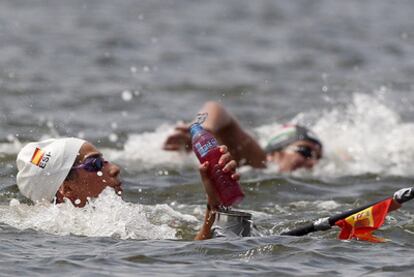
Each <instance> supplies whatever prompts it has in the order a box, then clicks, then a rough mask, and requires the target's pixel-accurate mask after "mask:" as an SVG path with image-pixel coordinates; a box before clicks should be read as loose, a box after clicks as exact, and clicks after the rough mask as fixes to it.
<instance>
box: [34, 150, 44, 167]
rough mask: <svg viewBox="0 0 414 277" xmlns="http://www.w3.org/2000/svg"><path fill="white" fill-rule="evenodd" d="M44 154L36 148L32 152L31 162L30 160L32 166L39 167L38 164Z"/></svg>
mask: <svg viewBox="0 0 414 277" xmlns="http://www.w3.org/2000/svg"><path fill="white" fill-rule="evenodd" d="M44 154H45V152H43V151H42V149H40V148H36V150H35V151H34V153H33V156H32V160H31V162H32V164H35V165H39V163H40V161H41V160H42V158H43V155H44Z"/></svg>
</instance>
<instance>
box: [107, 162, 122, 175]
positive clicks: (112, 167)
mask: <svg viewBox="0 0 414 277" xmlns="http://www.w3.org/2000/svg"><path fill="white" fill-rule="evenodd" d="M109 166H110V167H109V175H110V176H111V177H117V176H118V175H119V173H121V169H120V168H119V166H117V165H116V164H112V163H110V164H109Z"/></svg>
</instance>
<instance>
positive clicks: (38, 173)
mask: <svg viewBox="0 0 414 277" xmlns="http://www.w3.org/2000/svg"><path fill="white" fill-rule="evenodd" d="M85 142H86V141H84V140H82V139H78V138H58V139H48V140H44V141H40V142H31V143H29V144H27V145H26V146H25V147H23V149H22V150H20V152H19V154H18V155H17V160H16V163H17V169H18V171H19V172H18V173H17V177H16V179H17V186H18V187H19V190H20V192H21V193H22V194H23V195H24V196H26V197H27V198H29V199H31V200H32V201H34V202H36V201H41V200H43V199H44V200H47V201H52V200H53V198H54V197H55V195H56V192H57V191H58V189H59V187H60V185H62V183H63V181H64V180H65V178H66V176H67V175H68V174H69V171H70V169H71V168H72V166H73V163H74V162H75V160H76V157H77V155H78V154H79V150H80V148H81V146H82V145H83V144H84V143H85Z"/></svg>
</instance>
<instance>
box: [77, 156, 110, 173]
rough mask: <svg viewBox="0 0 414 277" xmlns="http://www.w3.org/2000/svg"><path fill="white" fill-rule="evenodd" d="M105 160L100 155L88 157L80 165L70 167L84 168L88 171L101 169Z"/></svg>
mask: <svg viewBox="0 0 414 277" xmlns="http://www.w3.org/2000/svg"><path fill="white" fill-rule="evenodd" d="M106 163H107V161H105V160H104V158H102V157H89V158H86V159H85V161H84V162H83V163H81V164H80V165H76V166H73V167H72V169H81V168H82V169H85V170H86V171H88V172H98V171H101V170H102V168H103V167H104V165H105V164H106Z"/></svg>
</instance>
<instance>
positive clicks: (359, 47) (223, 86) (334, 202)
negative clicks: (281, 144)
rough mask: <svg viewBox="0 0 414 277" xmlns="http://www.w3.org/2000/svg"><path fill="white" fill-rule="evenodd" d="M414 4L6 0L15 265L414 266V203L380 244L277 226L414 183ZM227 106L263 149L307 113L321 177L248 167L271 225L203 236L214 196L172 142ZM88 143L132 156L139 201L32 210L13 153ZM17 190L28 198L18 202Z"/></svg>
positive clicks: (264, 270)
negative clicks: (320, 152)
mask: <svg viewBox="0 0 414 277" xmlns="http://www.w3.org/2000/svg"><path fill="white" fill-rule="evenodd" d="M413 10H414V3H412V2H411V1H385V0H384V1H382V0H381V1H362V2H361V1H294V2H293V1H264V0H256V1H240V0H239V1H230V0H229V1H189V0H188V1H187V0H179V1H158V0H151V1H132V0H121V1H77V0H75V1H62V0H61V1H46V0H35V1H23V0H13V1H11V0H2V1H0V95H1V101H0V186H1V193H0V240H1V243H0V249H1V251H0V253H1V254H0V255H1V258H0V264H1V266H0V268H1V270H0V275H2V276H16V275H23V276H25V275H30V276H36V275H42V276H43V275H60V276H68V275H73V274H76V275H81V276H90V275H97V276H106V275H116V276H130V275H144V276H147V275H169V276H173V275H180V276H183V275H191V276H192V275H196V274H200V275H210V276H217V275H223V276H224V275H225V276H227V275H250V274H259V275H265V274H266V275H270V274H272V275H279V276H361V275H363V276H396V275H398V276H411V275H412V274H413V273H414V267H413V261H414V258H413V257H414V252H413V250H412V248H413V232H414V224H413V218H414V208H413V206H412V203H407V204H406V205H404V207H403V208H402V209H400V210H398V211H396V212H393V213H392V214H390V215H389V217H388V218H387V221H386V223H385V224H384V226H383V227H382V228H381V230H380V231H379V232H377V233H378V235H380V236H383V237H386V238H388V239H390V241H389V242H386V243H383V244H372V243H366V242H359V241H339V240H337V239H336V234H337V230H331V231H326V232H320V233H315V234H312V235H309V236H306V237H302V238H295V237H285V236H279V235H278V234H280V233H281V232H283V231H286V230H288V229H290V228H293V227H294V226H298V225H300V224H301V223H306V222H309V221H310V220H312V219H316V218H319V217H321V216H328V215H331V214H333V213H336V212H341V211H343V210H346V209H349V208H352V207H356V206H358V205H362V204H366V203H368V202H370V201H375V200H378V199H381V198H383V197H386V196H389V195H392V193H393V192H394V191H395V190H397V189H398V188H401V187H407V186H411V185H412V184H413V181H414V174H413V169H412V164H413V161H414V140H413V139H412V135H413V133H414V124H413V123H412V122H414V93H413V86H414V83H413V81H412V80H413V76H414V63H413V59H412V57H413V56H414V48H413V43H414V31H413V30H414V21H413V20H412V11H413ZM207 100H215V101H220V102H222V103H223V104H224V105H225V106H226V107H228V109H229V110H230V111H231V112H232V113H233V114H234V115H236V116H237V117H238V118H239V120H240V122H241V123H242V125H243V126H245V127H246V128H248V129H249V130H251V132H252V133H254V134H255V135H256V137H257V138H258V139H259V141H260V142H261V143H264V142H265V141H266V139H267V138H268V137H269V135H271V133H272V131H274V130H275V129H276V128H277V125H278V124H281V123H284V122H286V121H293V122H300V123H302V124H306V125H307V126H309V127H311V128H312V129H314V130H315V131H316V132H317V133H318V134H319V135H320V137H321V139H322V140H323V142H324V144H325V158H324V159H323V160H322V161H321V163H320V164H319V165H318V166H317V168H315V170H314V171H313V172H297V173H295V174H291V175H283V176H280V175H277V174H276V173H275V172H274V171H272V170H267V171H255V170H251V169H246V168H245V169H241V172H242V174H243V177H242V183H243V187H244V190H245V192H246V199H245V201H244V202H243V203H242V204H241V205H240V208H242V209H246V210H249V211H250V212H252V213H253V216H254V220H255V222H256V224H257V226H258V228H259V230H260V232H261V234H262V236H256V237H251V238H244V239H233V240H222V239H215V240H210V241H205V242H193V241H191V239H192V237H193V236H194V235H195V233H196V230H197V228H198V227H199V224H200V223H201V219H202V211H203V207H204V203H205V199H204V195H203V192H202V188H201V185H200V182H199V177H198V175H197V172H196V163H195V161H194V158H193V157H192V156H190V157H188V156H186V155H180V154H177V153H166V152H163V151H162V150H160V145H161V143H162V141H163V138H165V136H166V135H167V134H168V132H170V131H171V126H172V125H173V124H174V123H175V122H176V121H178V120H190V119H191V118H192V117H193V116H194V114H195V113H196V112H197V109H198V108H199V107H200V106H201V105H202V104H203V102H204V101H207ZM56 136H80V137H84V138H85V139H87V140H90V141H91V142H93V143H94V144H95V145H97V146H98V147H99V148H100V149H103V152H104V154H105V155H106V156H107V157H108V158H109V159H112V160H114V161H115V162H117V163H118V164H119V165H120V166H121V167H122V168H124V171H123V177H124V179H125V182H124V183H125V195H124V200H125V202H123V201H121V200H120V199H118V198H117V197H114V196H112V195H110V193H107V194H105V195H103V196H102V197H100V198H99V199H98V200H97V202H94V203H93V204H91V206H90V207H87V208H85V209H73V208H72V207H71V206H70V205H62V206H60V207H45V206H35V207H33V206H30V205H29V206H28V204H27V201H25V200H24V199H23V198H22V196H21V195H19V193H18V192H17V189H16V187H15V186H14V177H15V174H16V168H15V163H14V160H15V158H16V154H17V152H18V150H19V149H20V147H21V146H22V145H23V144H24V143H26V142H28V141H31V140H39V139H41V138H47V137H56ZM14 199H18V200H19V201H20V203H19V202H18V201H16V200H14Z"/></svg>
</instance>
